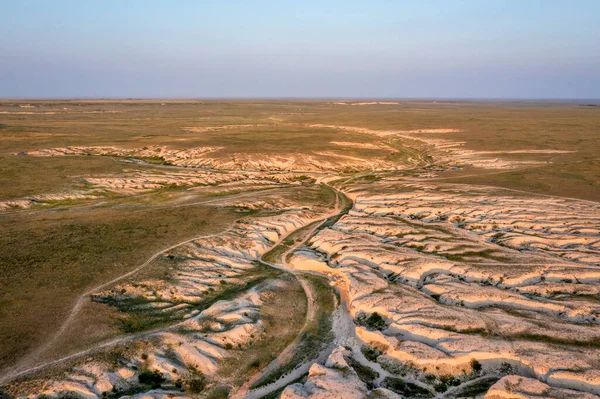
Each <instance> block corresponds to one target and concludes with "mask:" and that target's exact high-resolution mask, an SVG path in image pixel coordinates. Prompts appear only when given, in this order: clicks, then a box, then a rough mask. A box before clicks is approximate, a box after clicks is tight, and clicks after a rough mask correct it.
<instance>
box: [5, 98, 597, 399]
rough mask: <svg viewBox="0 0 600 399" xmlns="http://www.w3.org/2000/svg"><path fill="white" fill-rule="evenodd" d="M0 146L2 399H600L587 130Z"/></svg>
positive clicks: (135, 130)
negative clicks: (200, 398)
mask: <svg viewBox="0 0 600 399" xmlns="http://www.w3.org/2000/svg"><path fill="white" fill-rule="evenodd" d="M586 105H587V103H586ZM0 138H1V139H0V398H2V399H5V398H32V399H33V398H39V399H42V398H43V399H50V398H52V399H54V398H57V399H58V398H81V399H95V398H107V399H108V398H119V397H132V398H156V399H159V398H186V397H206V398H226V397H230V398H277V397H281V398H284V399H292V398H294V399H295V398H486V399H519V398H557V399H559V398H595V397H600V107H598V106H582V104H579V103H577V102H552V101H538V102H536V101H528V102H509V101H506V102H491V101H481V102H466V101H395V100H380V101H362V100H361V101H351V100H335V101H325V100H323V101H312V100H304V101H299V100H295V101H283V100H282V101H275V100H273V101H266V100H264V101H260V100H253V101H250V100H247V101H242V100H240V101H224V100H223V101H216V100H213V101H201V100H189V101H184V100H121V101H116V100H114V101H111V100H104V101H102V100H94V101H84V100H55V101H33V100H32V101H12V100H2V101H0Z"/></svg>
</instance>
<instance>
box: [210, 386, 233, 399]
mask: <svg viewBox="0 0 600 399" xmlns="http://www.w3.org/2000/svg"><path fill="white" fill-rule="evenodd" d="M230 390H231V389H230V388H229V387H228V386H224V385H221V386H218V387H216V388H214V389H213V390H212V391H211V392H210V393H209V394H208V395H207V396H206V398H207V399H227V398H228V397H229V391H230Z"/></svg>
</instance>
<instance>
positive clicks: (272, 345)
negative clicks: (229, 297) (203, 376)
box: [219, 272, 307, 386]
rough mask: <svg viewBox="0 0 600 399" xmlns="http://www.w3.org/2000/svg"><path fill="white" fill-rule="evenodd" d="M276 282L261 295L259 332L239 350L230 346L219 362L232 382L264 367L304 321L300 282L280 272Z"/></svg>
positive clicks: (304, 309) (225, 378)
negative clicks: (224, 356) (229, 351)
mask: <svg viewBox="0 0 600 399" xmlns="http://www.w3.org/2000/svg"><path fill="white" fill-rule="evenodd" d="M277 282H278V284H272V285H270V287H271V288H269V291H267V292H266V293H265V295H262V296H261V300H262V301H263V304H262V305H261V307H260V314H259V317H260V320H261V321H262V322H263V323H264V330H263V332H262V333H261V334H260V335H257V336H254V337H253V336H251V341H250V342H248V343H247V344H246V345H245V346H244V348H243V350H234V351H233V352H232V353H230V356H229V357H227V358H225V359H223V360H222V361H221V363H220V367H219V374H220V375H222V378H223V379H224V380H227V381H228V382H229V383H230V384H232V385H233V386H240V385H242V384H243V383H245V382H246V381H248V379H249V378H250V377H251V376H253V375H255V374H256V373H258V372H260V370H261V369H263V368H264V367H266V366H267V365H268V364H269V363H270V362H271V361H272V360H273V359H275V358H276V357H277V355H278V354H279V353H281V351H283V350H284V349H285V348H286V347H287V346H288V345H289V344H290V343H292V342H293V341H294V340H295V338H296V337H297V335H298V333H299V332H300V330H301V328H302V326H303V324H304V321H305V318H306V312H307V301H306V296H305V294H304V290H303V289H302V286H301V285H300V284H299V283H298V281H297V280H296V278H295V277H294V276H293V275H291V274H288V273H283V272H282V274H281V275H280V277H279V278H278V280H277Z"/></svg>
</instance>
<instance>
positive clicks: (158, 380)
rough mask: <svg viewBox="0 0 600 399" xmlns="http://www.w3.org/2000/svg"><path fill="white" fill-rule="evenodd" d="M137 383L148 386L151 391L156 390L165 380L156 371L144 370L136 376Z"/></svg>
mask: <svg viewBox="0 0 600 399" xmlns="http://www.w3.org/2000/svg"><path fill="white" fill-rule="evenodd" d="M138 381H139V382H140V384H145V385H150V386H151V387H152V389H157V388H160V385H161V384H162V383H163V382H165V381H166V379H165V377H163V375H162V374H161V373H160V372H159V371H158V370H154V371H150V370H146V371H142V373H141V374H140V375H139V376H138Z"/></svg>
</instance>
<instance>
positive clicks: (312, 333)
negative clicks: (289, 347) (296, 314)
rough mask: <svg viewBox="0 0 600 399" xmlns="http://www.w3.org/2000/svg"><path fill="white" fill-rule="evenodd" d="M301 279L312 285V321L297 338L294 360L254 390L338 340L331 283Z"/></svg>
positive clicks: (309, 278)
mask: <svg viewBox="0 0 600 399" xmlns="http://www.w3.org/2000/svg"><path fill="white" fill-rule="evenodd" d="M300 278H302V279H304V280H305V281H306V282H308V283H309V285H310V287H311V290H312V295H313V297H314V303H315V304H316V305H317V308H316V309H315V311H314V312H313V317H312V318H311V319H310V320H309V321H308V324H307V325H305V328H303V329H302V331H301V332H300V334H299V335H298V339H297V342H296V344H295V347H294V352H293V355H292V356H291V359H290V360H289V361H287V362H286V363H285V364H283V365H281V366H280V367H278V368H277V369H275V370H273V371H272V372H270V373H268V374H266V375H264V376H263V377H262V378H259V379H258V380H257V381H256V382H255V383H254V384H252V386H251V387H250V388H251V389H256V388H259V387H261V386H264V385H268V384H270V383H272V382H274V381H276V380H278V379H279V378H280V377H282V376H283V375H285V374H287V373H288V372H290V371H292V370H294V369H295V368H296V367H298V366H299V365H301V364H303V363H305V362H307V361H309V360H312V359H314V358H316V357H317V356H318V354H319V353H320V352H321V351H322V350H323V349H325V348H326V347H327V345H329V343H330V342H331V340H332V339H333V338H334V336H335V335H334V334H333V331H332V330H331V328H332V313H333V311H334V310H335V307H336V305H337V304H336V302H337V300H336V295H335V293H334V292H333V290H332V288H331V287H330V286H329V280H327V279H326V278H323V277H317V276H314V275H310V274H304V275H302V277H300Z"/></svg>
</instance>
